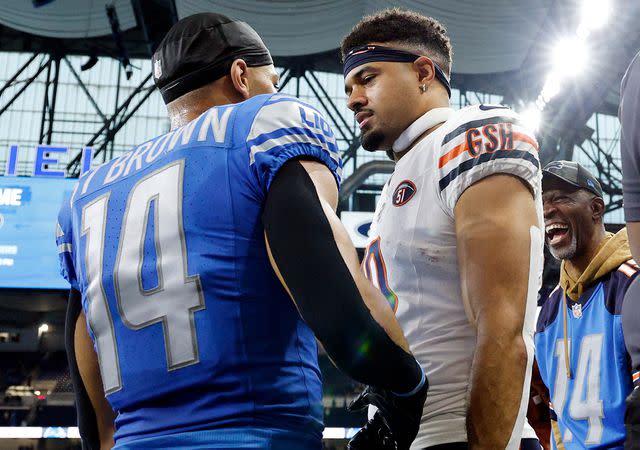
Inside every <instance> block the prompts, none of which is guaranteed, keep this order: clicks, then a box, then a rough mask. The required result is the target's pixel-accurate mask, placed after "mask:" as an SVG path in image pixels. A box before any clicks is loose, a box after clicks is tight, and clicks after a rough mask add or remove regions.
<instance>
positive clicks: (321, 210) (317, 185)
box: [262, 159, 360, 301]
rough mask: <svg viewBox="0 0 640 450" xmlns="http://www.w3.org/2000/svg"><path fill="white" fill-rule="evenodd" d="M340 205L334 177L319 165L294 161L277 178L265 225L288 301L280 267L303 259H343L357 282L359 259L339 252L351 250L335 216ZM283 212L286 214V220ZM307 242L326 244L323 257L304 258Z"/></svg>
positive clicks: (321, 246) (334, 260)
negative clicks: (275, 247) (274, 247)
mask: <svg viewBox="0 0 640 450" xmlns="http://www.w3.org/2000/svg"><path fill="white" fill-rule="evenodd" d="M337 203H338V188H337V184H336V180H335V177H334V175H333V174H332V172H331V171H330V170H329V169H328V168H327V167H326V166H325V165H324V164H323V163H321V162H319V161H314V160H310V159H304V160H292V161H289V162H287V163H286V164H285V165H284V166H283V167H282V168H281V169H280V171H279V172H278V174H277V175H276V177H275V180H274V182H273V185H272V188H271V189H270V191H269V193H268V195H267V200H266V204H265V213H264V214H263V217H262V219H263V224H264V227H265V241H266V244H267V251H268V254H269V260H270V262H271V266H272V267H273V269H274V271H275V273H276V275H277V276H278V278H279V279H280V281H281V282H282V284H283V285H284V286H285V288H286V289H287V290H288V291H289V294H290V295H291V292H290V290H289V286H288V284H287V280H286V279H285V277H283V275H282V272H281V270H280V269H279V267H278V264H280V265H282V266H284V265H287V266H292V265H295V261H296V260H297V259H299V258H312V257H313V258H316V259H318V258H323V257H324V258H325V259H327V261H329V262H331V261H333V262H336V261H340V259H344V262H346V263H347V267H348V269H349V272H350V273H351V275H352V276H355V277H356V278H357V276H358V275H360V272H359V269H358V268H359V262H358V259H357V254H356V253H355V252H348V251H343V252H340V250H338V249H339V248H340V249H343V250H344V249H345V248H347V249H348V248H350V247H352V244H351V241H350V238H349V235H348V233H347V232H346V230H344V227H343V226H342V223H341V222H340V219H339V218H338V216H337V215H336V213H335V209H336V207H337ZM283 209H286V210H287V214H286V215H285V212H284V211H283ZM309 241H315V242H319V243H322V244H321V245H320V246H319V249H323V251H322V252H316V253H314V254H313V255H311V254H302V252H301V251H302V249H303V248H304V247H303V246H302V245H301V244H303V243H307V242H309ZM274 245H275V246H277V247H278V250H279V251H278V258H277V259H278V261H276V260H275V259H274V255H273V251H272V250H273V246H274ZM285 247H286V248H285ZM331 250H335V251H331ZM337 258H340V259H337ZM289 276H291V275H289ZM292 298H293V295H292ZM294 301H295V299H294Z"/></svg>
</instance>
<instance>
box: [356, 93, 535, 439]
mask: <svg viewBox="0 0 640 450" xmlns="http://www.w3.org/2000/svg"><path fill="white" fill-rule="evenodd" d="M439 110H440V111H439V112H438V114H439V117H442V112H443V111H442V110H441V109H440V108H439ZM435 111H436V110H433V111H430V112H428V113H427V114H426V115H425V116H423V117H422V118H420V119H418V121H416V123H414V124H413V125H412V126H411V127H410V129H413V131H414V132H415V131H416V130H415V126H416V124H418V122H419V121H421V120H423V119H428V117H427V116H428V115H429V114H432V113H433V114H436V113H435ZM444 112H445V113H447V111H444ZM432 117H433V116H432ZM444 117H448V119H446V121H445V122H444V123H443V124H442V125H441V126H440V127H439V128H437V129H436V130H435V131H433V132H432V133H430V134H429V135H427V136H426V137H425V138H423V139H422V140H421V141H420V142H418V143H417V144H416V145H415V146H414V148H413V149H412V150H411V151H410V152H408V153H407V154H406V155H404V156H403V157H402V159H400V161H398V163H397V164H396V167H395V171H394V173H393V174H392V176H391V178H390V179H389V181H388V182H387V184H386V185H385V187H384V189H383V191H382V195H381V198H380V200H379V203H378V205H377V208H376V212H375V215H374V218H373V224H372V226H371V229H370V232H369V238H370V241H369V245H368V247H367V251H366V253H365V258H364V260H363V263H362V265H363V270H364V271H365V273H366V275H367V277H368V278H369V279H370V280H372V282H373V283H374V284H375V285H376V286H377V287H379V288H380V290H381V291H382V292H383V294H384V295H385V296H386V297H387V299H388V300H389V303H390V305H391V307H392V308H393V309H394V310H395V312H396V316H397V318H398V321H399V322H400V324H401V326H402V329H403V331H404V334H405V336H406V337H407V340H408V342H409V345H410V347H411V351H412V352H413V354H414V355H415V356H416V358H417V359H418V361H420V363H421V364H422V366H423V368H424V370H425V372H426V374H427V377H428V380H429V384H430V387H429V394H428V397H427V401H426V404H425V408H424V412H423V416H422V424H421V427H420V431H419V433H418V436H417V438H416V440H415V441H414V443H413V446H412V447H411V448H412V449H423V448H425V447H428V446H433V445H438V444H443V443H448V442H465V441H467V433H466V428H465V415H466V402H467V392H468V385H469V376H470V371H471V362H472V359H473V354H474V350H475V345H476V334H475V328H474V325H472V319H471V314H470V311H469V310H468V308H467V307H466V305H464V304H463V299H462V293H461V288H460V276H459V272H458V261H457V254H456V233H455V224H454V208H455V206H456V202H457V201H458V198H459V197H460V195H461V194H462V193H463V192H464V191H465V189H467V188H468V187H469V186H471V185H472V184H473V183H475V182H477V181H479V180H480V179H482V178H485V177H487V176H490V175H493V174H499V173H504V174H510V175H514V176H516V177H519V178H520V179H521V180H522V181H524V182H525V184H526V185H527V186H528V187H529V188H530V189H531V191H532V193H533V195H534V198H535V202H536V208H537V211H538V217H539V221H540V226H539V229H537V230H536V229H534V228H532V234H531V236H532V249H531V255H532V257H531V271H530V281H529V295H528V300H527V302H528V303H527V305H528V307H527V314H526V317H525V326H524V330H523V337H524V339H525V343H526V344H527V350H528V352H529V362H530V364H529V368H528V370H527V378H526V383H525V386H523V400H522V403H521V405H522V407H521V414H520V415H519V418H518V421H517V422H516V427H515V429H514V432H513V433H514V435H513V436H512V441H513V443H511V441H510V445H509V448H511V447H513V446H515V447H514V448H517V445H518V444H519V441H520V437H521V436H522V427H523V422H524V415H525V413H526V405H527V401H528V386H529V380H530V371H531V368H530V366H531V362H532V359H533V332H534V327H535V309H536V297H537V292H538V289H539V287H540V281H541V275H542V258H543V248H542V245H543V240H542V239H543V235H542V230H543V227H542V223H543V221H542V199H541V177H542V175H541V170H540V162H539V159H538V154H537V153H538V151H537V149H538V144H537V142H536V140H535V138H534V137H533V135H532V134H531V132H530V131H529V130H528V129H527V128H525V127H524V126H523V125H522V124H521V122H520V121H519V118H518V116H517V114H516V113H515V112H513V111H511V110H510V109H508V108H506V107H502V106H483V105H475V106H469V107H467V108H464V109H462V110H460V111H455V112H454V111H453V110H448V114H445V116H444ZM442 121H444V120H440V121H436V122H435V123H434V121H433V120H431V121H430V123H429V124H427V125H426V126H425V127H423V128H422V130H418V133H417V134H415V135H416V136H419V135H420V134H421V133H423V132H424V131H425V130H426V129H429V128H431V127H433V126H434V125H435V124H437V123H440V122H442ZM426 122H429V120H427V121H426ZM423 123H425V122H424V121H423ZM405 134H406V132H405ZM403 136H404V134H403ZM401 138H402V136H401ZM401 138H399V139H398V141H400V139H401ZM405 139H406V136H405ZM398 141H396V143H397V142H398ZM496 251H499V249H496ZM487 395H491V394H489V393H487ZM496 395H499V393H496ZM516 438H517V439H516Z"/></svg>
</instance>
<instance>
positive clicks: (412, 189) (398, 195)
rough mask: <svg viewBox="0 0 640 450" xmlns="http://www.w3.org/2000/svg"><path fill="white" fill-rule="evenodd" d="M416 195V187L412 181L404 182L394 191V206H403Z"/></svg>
mask: <svg viewBox="0 0 640 450" xmlns="http://www.w3.org/2000/svg"><path fill="white" fill-rule="evenodd" d="M415 193H416V185H415V184H413V182H412V181H409V180H404V181H403V182H402V183H400V184H399V185H398V187H397V188H396V190H395V191H393V201H392V202H393V206H402V205H404V204H405V203H407V202H408V201H409V200H411V198H412V197H413V196H414V195H415Z"/></svg>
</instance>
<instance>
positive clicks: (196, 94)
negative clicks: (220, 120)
mask: <svg viewBox="0 0 640 450" xmlns="http://www.w3.org/2000/svg"><path fill="white" fill-rule="evenodd" d="M243 100H244V98H243V97H242V96H240V94H238V92H237V91H236V90H235V89H233V85H231V87H229V83H228V82H227V79H226V77H225V78H221V79H220V80H217V81H215V82H213V83H211V84H209V85H206V86H204V87H202V88H200V89H197V90H194V91H192V92H188V93H186V94H185V95H183V96H182V97H180V98H177V99H176V100H174V101H173V102H171V103H169V104H168V105H167V111H168V112H169V119H170V120H171V130H175V129H176V128H180V127H182V126H184V125H186V124H188V123H189V122H191V121H192V120H194V119H196V118H198V117H199V116H200V115H201V114H202V113H204V112H205V111H207V110H208V109H210V108H213V107H215V106H222V105H229V104H231V103H238V102H241V101H243Z"/></svg>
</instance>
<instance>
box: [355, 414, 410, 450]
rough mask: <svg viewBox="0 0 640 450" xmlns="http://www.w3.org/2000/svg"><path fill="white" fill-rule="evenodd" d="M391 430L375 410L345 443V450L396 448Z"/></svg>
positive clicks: (385, 449)
mask: <svg viewBox="0 0 640 450" xmlns="http://www.w3.org/2000/svg"><path fill="white" fill-rule="evenodd" d="M397 448H398V447H397V445H396V441H395V439H394V438H393V436H392V435H391V430H389V427H387V424H386V423H384V420H383V419H382V416H381V415H380V413H379V412H376V413H375V414H374V416H373V419H370V420H369V421H368V422H367V423H366V424H365V426H364V427H362V428H361V429H360V431H358V432H357V433H356V434H355V436H353V438H351V440H350V441H349V444H348V445H347V450H397Z"/></svg>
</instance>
